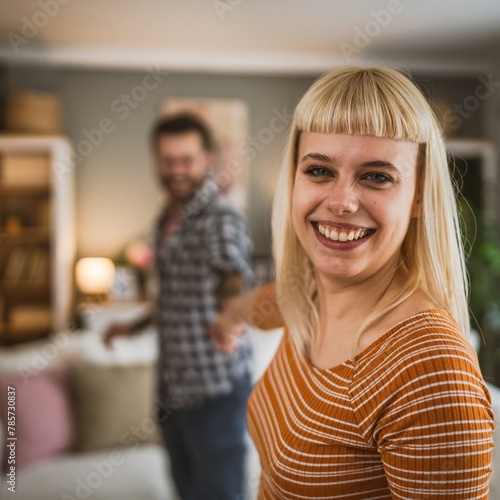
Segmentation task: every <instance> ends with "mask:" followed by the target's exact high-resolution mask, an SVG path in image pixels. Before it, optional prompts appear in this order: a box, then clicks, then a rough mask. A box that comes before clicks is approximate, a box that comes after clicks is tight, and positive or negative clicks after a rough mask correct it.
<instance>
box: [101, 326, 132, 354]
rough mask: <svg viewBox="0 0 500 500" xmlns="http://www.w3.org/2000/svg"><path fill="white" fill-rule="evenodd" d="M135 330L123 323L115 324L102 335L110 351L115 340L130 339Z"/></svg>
mask: <svg viewBox="0 0 500 500" xmlns="http://www.w3.org/2000/svg"><path fill="white" fill-rule="evenodd" d="M132 333H133V329H132V327H131V326H130V325H126V324H123V323H113V324H111V325H110V326H108V328H107V329H106V330H105V331H104V333H103V334H102V341H103V343H104V345H105V346H106V347H107V348H108V349H110V348H111V347H112V343H113V339H115V338H117V337H130V335H132Z"/></svg>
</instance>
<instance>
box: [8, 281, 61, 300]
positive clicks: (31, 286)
mask: <svg viewBox="0 0 500 500" xmlns="http://www.w3.org/2000/svg"><path fill="white" fill-rule="evenodd" d="M0 293H3V294H5V295H9V296H10V297H13V298H19V297H26V296H30V297H49V296H50V293H51V286H50V283H48V282H42V283H29V282H12V281H0Z"/></svg>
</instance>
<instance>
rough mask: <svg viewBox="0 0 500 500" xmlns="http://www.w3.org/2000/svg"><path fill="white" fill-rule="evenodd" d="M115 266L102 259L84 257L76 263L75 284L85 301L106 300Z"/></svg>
mask: <svg viewBox="0 0 500 500" xmlns="http://www.w3.org/2000/svg"><path fill="white" fill-rule="evenodd" d="M114 272H115V266H114V264H113V262H112V261H111V260H110V259H106V258H104V257H85V258H83V259H80V260H79V261H78V262H77V263H76V269H75V273H76V284H77V286H78V289H79V290H80V292H81V293H82V295H83V297H84V299H85V300H87V301H89V300H93V301H97V300H106V299H107V295H108V292H109V289H110V286H111V284H112V281H113V276H114Z"/></svg>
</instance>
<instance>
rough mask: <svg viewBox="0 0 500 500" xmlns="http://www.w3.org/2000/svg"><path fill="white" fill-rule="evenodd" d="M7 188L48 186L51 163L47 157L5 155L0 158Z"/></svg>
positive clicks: (2, 175) (2, 177) (2, 174)
mask: <svg viewBox="0 0 500 500" xmlns="http://www.w3.org/2000/svg"><path fill="white" fill-rule="evenodd" d="M0 164H1V177H0V179H1V180H2V184H4V185H5V186H48V185H49V183H50V177H51V163H50V159H49V157H48V156H47V155H36V154H31V155H30V154H16V153H4V154H2V156H1V157H0Z"/></svg>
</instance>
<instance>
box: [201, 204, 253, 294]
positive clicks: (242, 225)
mask: <svg viewBox="0 0 500 500" xmlns="http://www.w3.org/2000/svg"><path fill="white" fill-rule="evenodd" d="M210 229H211V230H210V234H209V236H208V248H207V250H208V252H209V254H210V264H211V266H212V268H213V269H214V271H215V272H216V273H217V274H219V275H220V276H225V275H228V274H232V273H238V274H240V275H241V276H242V277H243V278H244V279H245V281H246V283H247V285H249V286H252V285H253V284H254V274H253V271H252V268H251V266H250V253H251V251H252V242H251V239H250V235H249V230H248V227H247V223H246V220H245V219H244V217H243V216H241V215H240V214H238V213H237V212H232V211H225V212H223V213H221V214H219V215H217V216H216V217H215V219H214V223H213V224H212V225H211V228H210Z"/></svg>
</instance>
